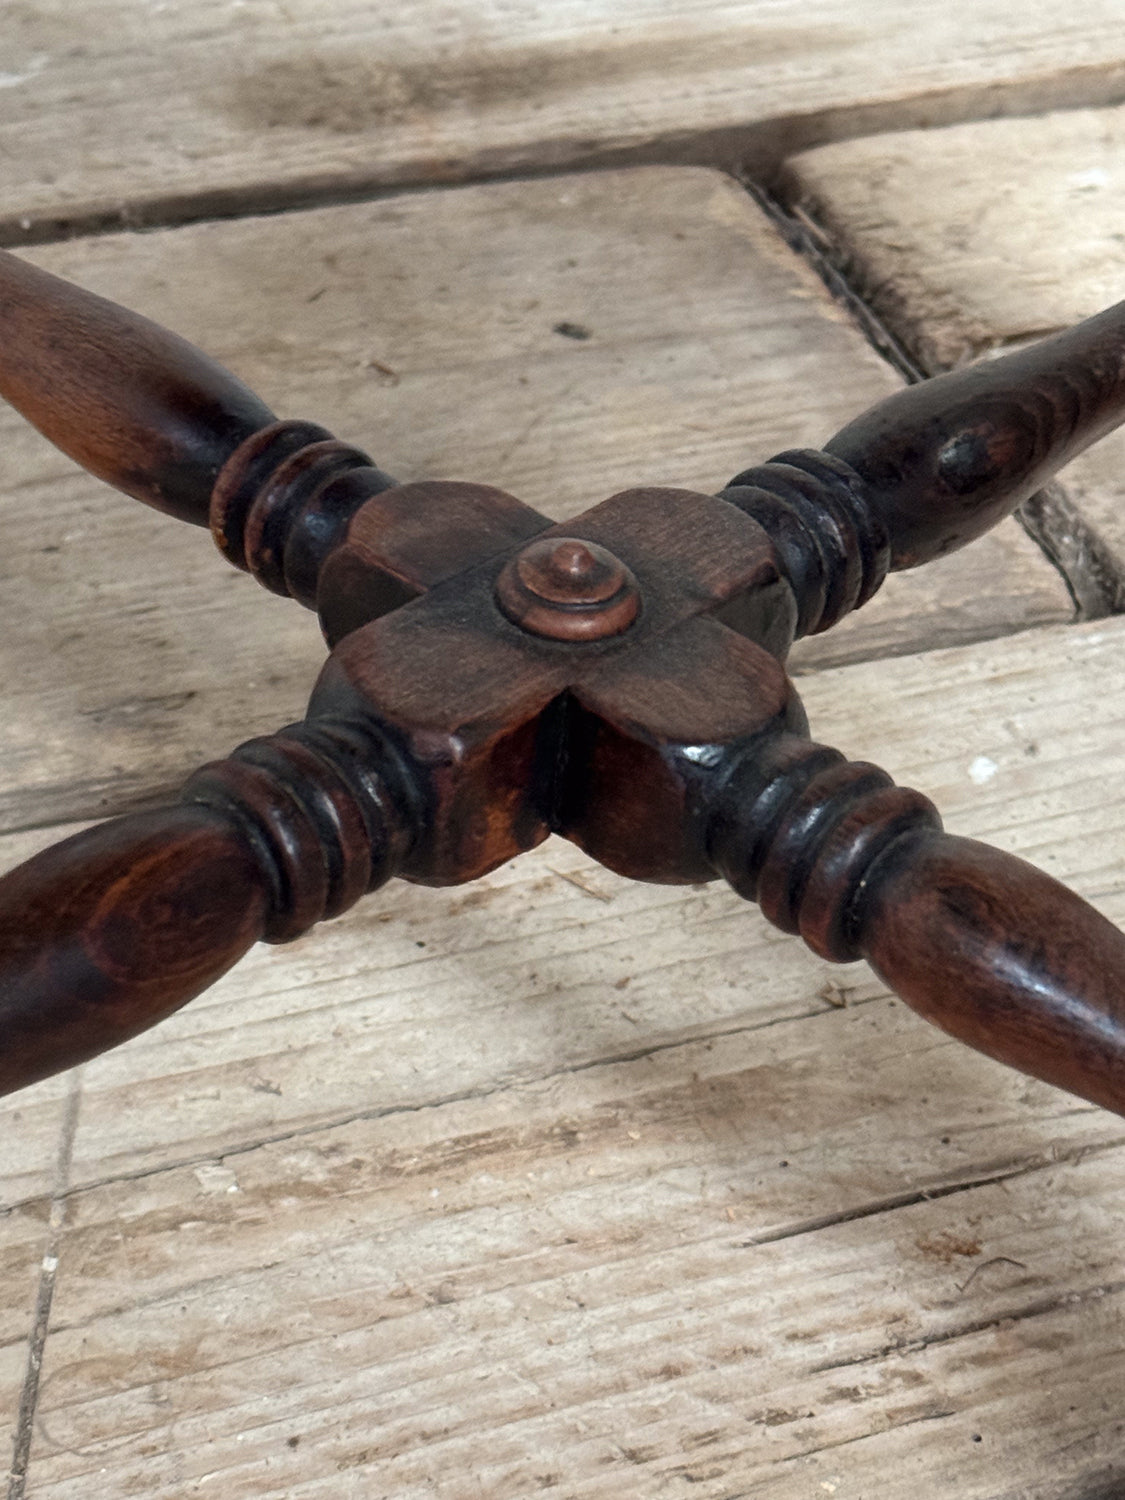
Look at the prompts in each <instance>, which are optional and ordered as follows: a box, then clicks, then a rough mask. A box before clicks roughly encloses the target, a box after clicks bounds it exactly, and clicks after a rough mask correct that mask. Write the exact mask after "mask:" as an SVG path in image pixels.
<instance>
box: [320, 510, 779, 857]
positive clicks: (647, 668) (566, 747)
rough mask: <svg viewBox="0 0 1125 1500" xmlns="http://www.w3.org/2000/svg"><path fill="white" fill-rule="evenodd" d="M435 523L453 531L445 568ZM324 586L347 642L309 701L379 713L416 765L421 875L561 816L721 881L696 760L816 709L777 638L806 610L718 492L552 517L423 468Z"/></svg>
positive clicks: (599, 836) (497, 852)
mask: <svg viewBox="0 0 1125 1500" xmlns="http://www.w3.org/2000/svg"><path fill="white" fill-rule="evenodd" d="M404 518H409V523H408V524H407V525H403V524H402V521H403V519H404ZM415 535H419V536H423V537H425V538H426V539H427V544H426V546H425V547H424V548H423V549H422V557H423V558H424V566H420V565H419V558H418V557H417V556H415V555H413V554H412V550H411V542H412V539H413V537H414V536H415ZM434 537H445V538H453V539H455V542H454V543H453V544H451V545H450V546H449V547H448V548H447V549H445V550H446V551H447V554H448V555H447V556H446V557H444V558H442V560H441V562H440V563H439V565H438V567H435V566H434V562H433V548H432V539H433V538H434ZM454 551H456V553H457V554H458V555H457V556H456V557H454V556H453V555H452V554H453V553H454ZM446 567H448V573H447V574H446V576H443V577H438V576H435V574H437V573H439V572H441V571H444V569H445V568H446ZM410 592H413V593H414V594H415V598H414V599H413V601H412V602H410V603H398V600H401V599H402V598H403V597H404V595H406V594H408V593H410ZM318 604H319V608H320V612H321V616H322V619H323V620H324V622H325V626H326V631H327V634H328V635H329V638H330V639H335V640H336V645H335V647H334V649H333V652H332V656H331V658H330V660H329V662H328V664H327V666H326V667H325V670H324V672H323V674H322V676H321V678H320V681H319V683H318V685H317V687H316V689H315V691H314V693H313V697H312V702H311V705H310V710H309V713H310V718H311V719H313V720H314V721H316V720H321V719H326V718H327V719H338V718H344V719H351V718H356V717H360V718H363V719H364V720H365V721H367V722H369V723H371V722H374V723H375V724H377V725H378V727H379V730H380V731H381V732H382V733H383V734H384V735H386V737H387V738H388V740H389V741H390V742H391V743H392V744H393V745H395V747H396V748H397V749H398V751H399V754H400V755H401V756H402V757H403V759H404V760H405V762H406V763H407V764H408V766H409V767H410V768H411V771H412V774H413V776H414V778H415V780H416V784H417V785H418V787H419V791H420V795H421V796H422V798H423V799H424V816H423V818H422V820H421V823H422V831H421V832H420V834H419V837H418V839H417V841H416V843H415V845H414V847H413V849H412V850H411V852H410V855H409V857H408V859H407V861H406V863H405V865H404V866H403V869H402V873H403V874H404V875H406V876H407V877H408V878H410V879H413V880H419V881H423V882H426V883H433V884H450V883H455V882H460V881H464V880H471V879H473V878H475V877H476V876H478V875H481V874H483V873H484V872H485V871H487V870H490V869H492V868H494V867H495V866H496V865H498V864H500V863H502V862H503V861H505V860H507V859H510V858H511V857H512V856H513V855H515V854H518V853H519V852H520V851H521V850H524V849H528V848H530V847H531V846H533V845H534V844H537V843H539V842H540V841H541V840H542V839H544V838H545V837H546V836H547V834H548V833H549V832H552V831H554V832H558V833H562V834H564V835H565V836H566V837H567V838H570V839H573V840H574V841H575V842H577V843H579V844H581V845H582V846H583V848H585V849H587V850H588V851H589V852H590V853H591V854H593V855H594V856H595V857H596V858H597V859H599V860H601V861H602V862H603V863H605V864H607V865H609V866H610V867H612V868H613V869H615V870H618V871H620V872H621V873H623V874H627V875H632V876H634V877H636V878H641V879H647V880H678V881H691V880H702V879H708V878H712V877H713V875H714V869H713V867H712V866H711V865H710V863H709V862H708V860H707V856H706V851H705V850H704V848H703V847H702V843H701V837H702V830H701V827H700V825H699V818H698V816H697V811H698V810H697V809H696V808H695V807H694V806H693V798H692V784H693V780H694V776H695V770H696V767H697V766H698V765H699V763H700V762H701V761H707V760H708V759H710V760H712V761H713V759H714V757H715V756H716V755H717V754H718V753H719V752H720V750H721V749H722V748H724V747H727V746H730V745H733V744H735V743H736V742H739V741H743V740H746V739H749V738H750V737H752V736H754V735H757V734H760V733H761V732H762V731H763V730H765V729H767V728H774V729H777V730H781V729H784V728H790V729H797V730H800V729H803V727H804V716H803V713H802V711H801V708H800V704H799V702H798V700H797V698H796V696H795V694H794V693H793V692H792V690H791V688H790V685H789V683H788V680H787V678H786V675H785V672H784V670H783V668H782V667H781V665H780V663H779V661H778V660H777V658H776V657H775V656H773V655H771V654H770V651H769V650H767V649H766V648H765V646H763V645H762V644H761V643H760V642H761V640H762V639H763V638H764V639H766V640H768V639H769V637H770V634H771V632H772V633H773V635H774V636H777V634H778V627H779V625H780V628H781V633H782V634H787V633H788V632H789V629H790V627H791V623H792V616H793V612H794V605H793V600H792V595H791V593H790V591H789V589H788V587H787V586H786V584H785V583H784V582H783V580H782V578H781V575H780V573H779V570H778V565H777V560H776V556H775V552H774V548H773V545H772V543H771V541H770V539H769V537H768V536H767V534H766V533H765V531H763V529H762V527H761V526H760V525H758V524H757V522H755V521H753V520H752V519H750V518H749V517H748V516H747V515H745V514H744V513H743V512H742V511H741V510H739V509H738V508H737V507H736V506H735V505H732V504H730V503H729V502H728V501H726V500H722V499H718V498H715V497H712V496H707V495H698V494H694V493H692V492H690V491H687V490H672V489H635V490H627V491H625V492H623V493H622V494H619V495H615V496H613V497H612V498H611V499H609V500H606V501H604V502H603V503H602V504H600V505H597V506H595V507H594V508H593V509H591V510H588V511H586V512H585V514H584V515H581V516H578V517H576V518H575V519H573V520H569V521H566V522H565V523H562V524H560V525H556V526H552V525H551V523H550V522H549V521H548V520H546V519H545V518H544V517H543V516H541V515H539V514H538V513H537V512H536V511H534V510H532V509H531V508H530V507H528V506H526V505H523V504H521V502H520V501H518V500H515V499H513V498H512V497H511V496H510V495H507V494H505V493H503V492H502V491H500V490H494V489H489V488H487V487H485V486H482V485H471V484H459V483H452V482H444V483H443V482H430V483H421V484H411V485H404V486H401V487H399V488H398V489H395V490H388V491H386V492H384V493H383V494H380V495H378V496H376V497H374V498H373V499H371V500H369V501H368V502H367V503H366V504H365V505H363V506H362V507H361V508H360V509H359V510H358V511H357V512H356V513H355V515H354V516H353V518H352V519H351V522H350V524H349V526H348V530H347V534H346V537H345V539H344V540H343V542H342V543H341V545H340V546H338V547H337V549H336V550H335V551H334V552H333V554H332V556H331V558H330V559H329V560H328V562H327V563H326V565H325V568H324V570H323V573H322V575H321V579H320V585H319V589H318Z"/></svg>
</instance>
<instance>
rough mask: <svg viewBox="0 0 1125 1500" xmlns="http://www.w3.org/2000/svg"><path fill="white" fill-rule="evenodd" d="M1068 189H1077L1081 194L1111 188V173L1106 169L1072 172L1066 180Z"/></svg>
mask: <svg viewBox="0 0 1125 1500" xmlns="http://www.w3.org/2000/svg"><path fill="white" fill-rule="evenodd" d="M1066 185H1067V187H1072V188H1077V190H1078V191H1079V192H1081V193H1088V192H1091V191H1092V190H1093V189H1095V188H1104V187H1108V186H1109V173H1108V172H1107V171H1106V169H1105V168H1104V167H1087V168H1086V169H1085V170H1084V171H1082V172H1071V174H1070V176H1069V177H1068V178H1067V179H1066Z"/></svg>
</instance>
